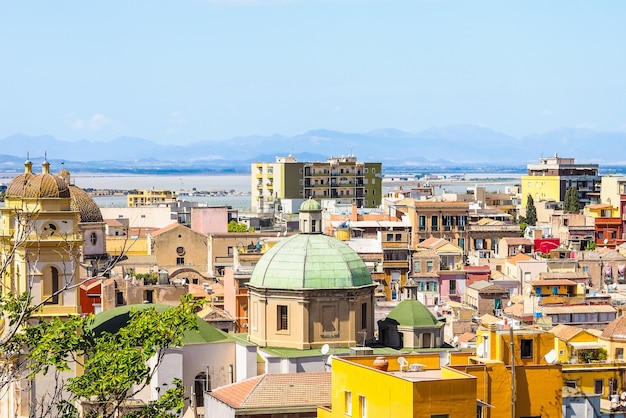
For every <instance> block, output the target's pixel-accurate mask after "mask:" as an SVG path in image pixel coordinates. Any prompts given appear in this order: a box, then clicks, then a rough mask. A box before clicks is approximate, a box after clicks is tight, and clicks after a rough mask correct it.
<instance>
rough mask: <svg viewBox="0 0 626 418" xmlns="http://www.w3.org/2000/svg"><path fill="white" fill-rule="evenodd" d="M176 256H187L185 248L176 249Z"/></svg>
mask: <svg viewBox="0 0 626 418" xmlns="http://www.w3.org/2000/svg"><path fill="white" fill-rule="evenodd" d="M176 254H178V255H179V256H181V257H182V256H183V255H185V248H184V247H177V248H176Z"/></svg>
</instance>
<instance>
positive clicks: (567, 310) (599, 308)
mask: <svg viewBox="0 0 626 418" xmlns="http://www.w3.org/2000/svg"><path fill="white" fill-rule="evenodd" d="M541 310H542V311H543V312H544V313H545V314H549V315H555V314H571V313H589V312H598V313H600V312H603V313H611V312H615V308H614V307H612V306H611V305H563V306H544V307H542V308H541ZM609 325H610V324H609ZM607 327H608V325H607ZM625 329H626V328H625Z"/></svg>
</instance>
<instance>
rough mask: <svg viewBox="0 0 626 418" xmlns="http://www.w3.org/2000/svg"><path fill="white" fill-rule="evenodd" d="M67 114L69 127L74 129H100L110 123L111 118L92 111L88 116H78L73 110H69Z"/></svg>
mask: <svg viewBox="0 0 626 418" xmlns="http://www.w3.org/2000/svg"><path fill="white" fill-rule="evenodd" d="M67 116H68V118H69V119H70V126H71V128H72V129H73V130H75V131H85V130H87V131H101V130H103V129H105V128H107V127H109V126H111V124H112V121H111V119H110V118H108V117H106V116H105V115H103V114H101V113H94V114H93V115H91V116H89V117H88V118H79V117H78V116H77V115H76V114H75V113H73V112H69V113H68V114H67Z"/></svg>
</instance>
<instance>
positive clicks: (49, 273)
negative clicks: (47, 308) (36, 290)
mask: <svg viewBox="0 0 626 418" xmlns="http://www.w3.org/2000/svg"><path fill="white" fill-rule="evenodd" d="M59 284H60V283H59V270H58V269H57V268H56V267H50V268H48V269H46V270H45V272H44V276H43V286H42V295H41V299H42V300H43V301H44V303H45V304H46V305H58V304H59V289H60V285H59Z"/></svg>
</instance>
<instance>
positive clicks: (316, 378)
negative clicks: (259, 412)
mask: <svg viewBox="0 0 626 418" xmlns="http://www.w3.org/2000/svg"><path fill="white" fill-rule="evenodd" d="M330 378H331V374H330V373H326V372H315V373H285V374H264V375H261V376H257V377H253V378H251V379H246V380H244V381H242V382H238V383H233V384H231V385H228V386H223V387H221V388H218V389H216V390H214V391H213V392H211V396H213V397H215V398H216V399H219V400H220V401H222V402H224V403H226V404H228V405H230V406H231V407H232V408H235V409H260V408H289V407H306V406H311V407H315V406H318V405H330V403H331V380H330ZM313 389H314V390H313Z"/></svg>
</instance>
